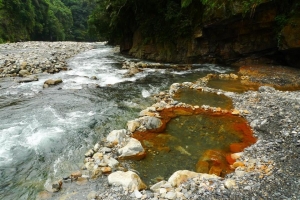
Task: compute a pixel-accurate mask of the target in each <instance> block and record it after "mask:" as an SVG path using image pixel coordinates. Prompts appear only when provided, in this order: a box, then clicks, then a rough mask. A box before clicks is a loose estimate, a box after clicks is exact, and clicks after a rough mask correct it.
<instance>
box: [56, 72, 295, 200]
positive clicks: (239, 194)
mask: <svg viewBox="0 0 300 200" xmlns="http://www.w3.org/2000/svg"><path fill="white" fill-rule="evenodd" d="M272 68H273V69H274V67H272ZM255 69H256V70H257V71H256V74H261V73H260V72H261V71H260V70H259V69H257V68H255ZM260 69H261V70H262V71H266V68H264V67H261V68H260ZM267 71H268V70H267ZM240 72H241V75H244V76H249V77H248V78H249V79H248V80H249V82H251V81H253V82H256V83H259V84H260V85H261V84H263V85H264V84H266V85H274V84H275V83H276V82H277V81H276V80H278V79H274V77H273V76H256V79H254V77H253V76H251V74H250V73H248V74H247V73H246V72H245V70H241V71H240ZM285 72H287V71H285ZM295 72H296V71H294V73H293V74H285V75H284V76H281V77H277V78H280V80H281V81H283V83H284V82H290V78H291V77H294V78H296V79H297V77H298V76H299V75H298V74H297V73H296V74H295ZM279 74H280V73H279ZM273 75H274V76H275V75H276V76H277V75H278V74H277V73H274V74H273ZM287 77H288V79H289V80H287ZM274 80H275V81H274ZM203 81H204V82H205V81H206V79H205V78H204V79H203V78H202V79H199V81H198V82H195V83H194V84H195V85H197V84H198V86H199V87H200V86H201V87H202V89H203V90H204V91H209V92H216V93H218V94H224V95H226V96H228V97H230V98H231V99H232V100H233V104H234V108H235V110H237V111H239V112H238V113H239V114H240V115H241V116H243V117H245V118H246V119H247V120H248V122H249V124H250V126H251V128H252V129H253V131H254V134H255V136H256V137H257V139H258V141H257V142H256V143H255V144H254V145H252V146H250V147H248V148H246V149H245V150H244V151H243V152H242V153H240V154H237V163H238V166H235V167H236V169H235V172H234V173H231V174H228V175H227V176H226V177H225V178H211V177H210V178H204V179H203V178H200V174H199V175H195V174H194V173H192V174H190V175H191V177H192V178H191V179H189V180H187V181H186V182H183V183H182V184H179V185H173V184H171V182H170V180H169V181H167V180H166V181H167V182H161V183H160V184H159V185H156V187H155V188H153V187H152V188H151V189H152V190H149V188H148V190H143V191H141V192H140V193H139V192H132V191H131V192H132V193H131V192H130V190H128V189H125V190H124V188H122V187H120V186H110V185H109V184H108V182H107V179H106V176H107V175H102V176H100V180H99V179H98V180H99V181H93V180H92V179H90V180H91V181H88V180H89V178H86V179H84V180H86V183H85V186H83V187H82V188H80V187H78V185H79V184H80V183H76V182H75V183H68V184H66V187H67V189H65V191H64V192H63V193H62V195H63V196H64V197H66V198H67V199H80V198H82V197H84V198H88V199H93V198H96V199H137V198H141V199H176V198H177V199H199V198H204V199H250V198H252V199H298V198H299V197H300V192H299V190H298V185H299V180H300V175H299V174H300V169H299V168H298V166H297V164H298V163H299V162H300V158H299V153H300V150H299V147H300V126H299V124H300V92H299V91H279V90H276V89H274V88H273V87H270V86H260V87H259V89H258V91H247V92H244V93H235V92H227V91H223V90H220V89H213V88H209V87H207V86H205V83H204V82H203ZM280 83H282V82H280ZM191 84H192V83H191ZM175 85H176V87H177V86H178V87H182V86H184V87H186V86H187V85H189V84H187V83H184V84H175ZM281 86H282V85H281ZM173 89H174V85H172V86H171V89H170V91H165V92H164V94H169V93H172V90H173ZM245 110H246V111H247V112H243V111H245ZM81 181H82V180H81ZM91 188H93V189H91ZM99 188H101V189H99ZM74 190H77V191H78V193H77V194H75V193H73V194H72V193H70V192H71V191H74ZM60 195H61V194H59V193H58V194H54V195H53V196H52V198H53V199H56V198H58V196H60ZM91 197H93V198H91Z"/></svg>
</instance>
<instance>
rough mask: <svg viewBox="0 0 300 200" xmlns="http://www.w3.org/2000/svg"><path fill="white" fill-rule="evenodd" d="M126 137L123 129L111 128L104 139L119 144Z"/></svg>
mask: <svg viewBox="0 0 300 200" xmlns="http://www.w3.org/2000/svg"><path fill="white" fill-rule="evenodd" d="M125 137H126V130H125V129H121V130H113V131H112V132H110V133H109V134H108V136H107V137H106V140H107V141H108V142H111V143H114V144H121V143H122V142H124V140H125Z"/></svg>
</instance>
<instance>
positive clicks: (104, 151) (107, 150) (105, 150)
mask: <svg viewBox="0 0 300 200" xmlns="http://www.w3.org/2000/svg"><path fill="white" fill-rule="evenodd" d="M101 152H103V153H110V152H111V148H108V147H103V148H102V149H101Z"/></svg>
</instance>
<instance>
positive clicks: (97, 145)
mask: <svg viewBox="0 0 300 200" xmlns="http://www.w3.org/2000/svg"><path fill="white" fill-rule="evenodd" d="M99 149H100V144H99V143H96V144H95V146H94V149H93V150H94V152H97V151H99Z"/></svg>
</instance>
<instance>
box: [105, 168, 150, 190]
mask: <svg viewBox="0 0 300 200" xmlns="http://www.w3.org/2000/svg"><path fill="white" fill-rule="evenodd" d="M108 183H109V184H111V185H121V186H123V188H124V189H125V190H130V191H134V190H143V189H146V188H147V186H146V185H145V183H143V181H142V180H141V179H140V177H139V176H138V175H137V174H136V173H134V172H132V171H127V172H122V171H116V172H113V173H111V174H110V175H109V176H108Z"/></svg>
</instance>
